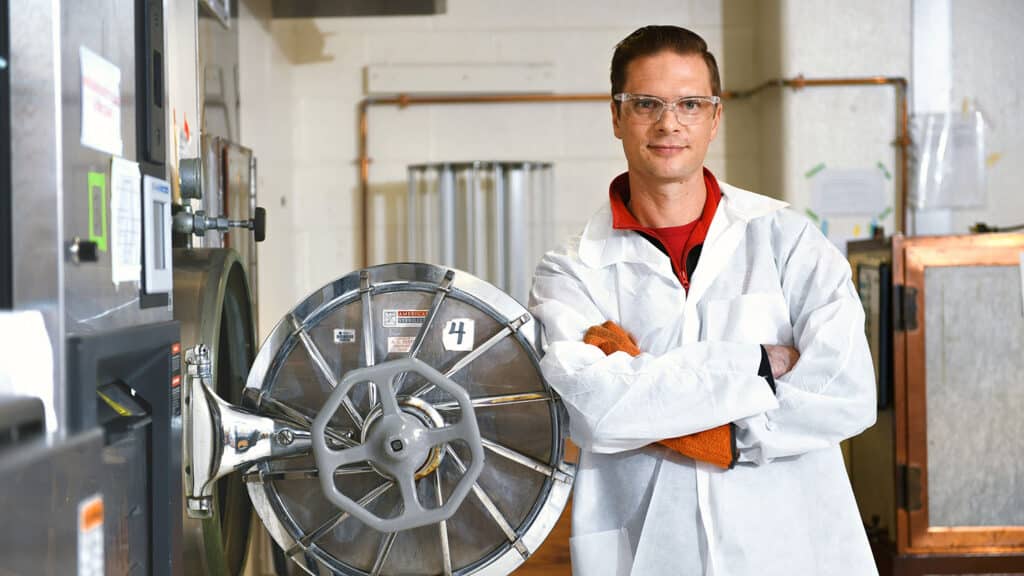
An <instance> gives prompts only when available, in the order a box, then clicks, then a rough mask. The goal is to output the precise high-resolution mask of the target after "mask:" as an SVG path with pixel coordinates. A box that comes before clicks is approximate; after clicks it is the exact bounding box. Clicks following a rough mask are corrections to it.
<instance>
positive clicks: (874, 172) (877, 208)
mask: <svg viewBox="0 0 1024 576" xmlns="http://www.w3.org/2000/svg"><path fill="white" fill-rule="evenodd" d="M811 184H812V189H811V210H813V211H815V212H816V213H817V214H818V215H819V216H821V217H823V218H826V217H829V216H851V215H865V216H874V215H875V214H878V213H879V212H881V211H882V210H884V209H885V207H886V205H887V202H888V201H887V199H886V197H885V190H886V185H885V177H884V176H883V175H882V173H881V172H880V171H879V170H878V169H876V168H865V169H862V170H856V169H853V170H840V169H836V168H826V169H824V170H821V171H820V172H819V173H817V174H816V175H815V176H814V179H813V180H812V181H811Z"/></svg>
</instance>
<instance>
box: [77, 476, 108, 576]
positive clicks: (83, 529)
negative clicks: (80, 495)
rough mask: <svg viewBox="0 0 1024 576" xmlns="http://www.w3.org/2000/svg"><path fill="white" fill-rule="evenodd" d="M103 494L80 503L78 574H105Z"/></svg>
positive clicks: (81, 575) (101, 575) (79, 575)
mask: <svg viewBox="0 0 1024 576" xmlns="http://www.w3.org/2000/svg"><path fill="white" fill-rule="evenodd" d="M103 572H104V568H103V496H101V495H99V494H96V495H94V496H91V497H89V498H86V499H85V500H82V501H81V502H79V504H78V576H103Z"/></svg>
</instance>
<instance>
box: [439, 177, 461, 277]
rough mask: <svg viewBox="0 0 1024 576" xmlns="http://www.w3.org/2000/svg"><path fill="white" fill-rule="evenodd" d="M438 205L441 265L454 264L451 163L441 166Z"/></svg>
mask: <svg viewBox="0 0 1024 576" xmlns="http://www.w3.org/2000/svg"><path fill="white" fill-rule="evenodd" d="M438 207H439V209H440V212H441V214H440V217H441V218H440V222H441V229H440V230H438V234H439V237H440V241H441V246H440V247H441V265H443V266H455V227H456V226H457V223H456V221H455V171H454V170H453V169H452V165H451V164H444V165H443V166H441V174H440V178H439V179H438Z"/></svg>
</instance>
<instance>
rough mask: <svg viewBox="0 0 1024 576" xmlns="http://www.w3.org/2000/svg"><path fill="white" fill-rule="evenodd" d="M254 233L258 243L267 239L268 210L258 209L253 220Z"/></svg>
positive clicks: (259, 207)
mask: <svg viewBox="0 0 1024 576" xmlns="http://www.w3.org/2000/svg"><path fill="white" fill-rule="evenodd" d="M252 231H253V235H254V236H256V241H257V242H263V241H264V240H266V239H267V210H266V209H265V208H263V207H262V206H257V207H256V214H255V215H254V217H253V219H252Z"/></svg>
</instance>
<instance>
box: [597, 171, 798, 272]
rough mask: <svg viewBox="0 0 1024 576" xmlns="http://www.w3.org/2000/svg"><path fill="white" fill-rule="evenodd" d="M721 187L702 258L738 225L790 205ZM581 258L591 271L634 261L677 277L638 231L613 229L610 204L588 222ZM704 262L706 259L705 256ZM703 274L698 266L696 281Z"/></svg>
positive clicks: (663, 258)
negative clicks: (719, 199)
mask: <svg viewBox="0 0 1024 576" xmlns="http://www.w3.org/2000/svg"><path fill="white" fill-rule="evenodd" d="M718 184H719V187H720V188H721V190H722V201H721V202H720V203H719V205H718V210H716V211H715V217H714V218H713V219H712V221H711V228H710V229H709V230H708V235H707V238H706V239H705V241H704V249H703V252H702V255H706V254H708V253H709V251H712V250H714V245H715V244H717V241H718V240H720V239H721V238H722V236H723V235H724V234H725V232H726V231H727V230H728V229H730V228H734V227H735V225H736V224H743V225H745V224H746V223H747V222H749V221H750V220H752V219H754V218H758V217H760V216H765V215H767V214H771V213H772V212H775V211H777V210H781V209H782V208H785V207H786V206H788V205H789V204H787V203H786V202H782V201H779V200H775V199H774V198H769V197H767V196H762V195H760V194H755V193H753V192H748V191H746V190H742V189H740V188H736V187H735V186H730V185H729V184H726V183H725V182H721V181H720V182H719V183H718ZM740 228H742V226H741V227H740ZM719 255H721V254H719ZM579 256H580V260H582V261H583V263H584V264H586V265H587V266H589V267H591V268H603V267H605V266H610V265H612V264H616V263H619V262H632V263H639V264H646V265H648V266H650V267H651V268H652V269H654V270H655V271H657V272H658V273H661V274H664V275H666V276H670V277H674V276H675V273H674V272H673V271H672V263H671V262H670V261H669V259H668V256H666V255H665V254H664V253H663V252H662V251H660V250H658V249H657V248H656V247H655V246H654V245H652V244H651V243H650V242H648V241H647V240H646V239H645V238H643V237H642V236H640V235H639V234H637V233H636V232H633V231H631V230H616V229H614V228H613V227H612V212H611V208H610V206H609V204H608V203H605V204H604V205H603V206H602V207H601V209H600V210H598V211H597V213H596V214H594V215H593V216H592V217H591V218H590V221H589V222H587V226H586V228H585V229H584V230H583V235H582V237H581V239H580V246H579ZM701 260H702V261H703V260H705V258H703V257H702V258H701ZM699 271H700V266H699V265H698V269H697V271H696V272H695V278H696V276H697V275H699Z"/></svg>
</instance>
